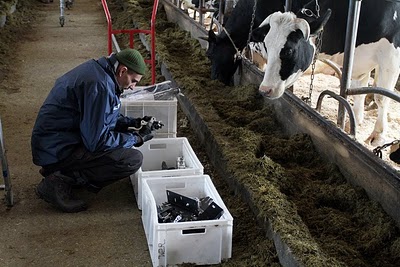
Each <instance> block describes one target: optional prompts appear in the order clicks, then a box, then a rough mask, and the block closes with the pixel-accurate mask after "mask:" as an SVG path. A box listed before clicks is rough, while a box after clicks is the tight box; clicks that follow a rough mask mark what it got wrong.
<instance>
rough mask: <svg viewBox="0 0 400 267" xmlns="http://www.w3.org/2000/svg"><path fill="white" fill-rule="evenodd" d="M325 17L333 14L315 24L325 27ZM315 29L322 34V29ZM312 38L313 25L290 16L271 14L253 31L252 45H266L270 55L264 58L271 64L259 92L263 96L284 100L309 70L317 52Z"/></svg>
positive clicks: (289, 14)
mask: <svg viewBox="0 0 400 267" xmlns="http://www.w3.org/2000/svg"><path fill="white" fill-rule="evenodd" d="M328 13H329V14H328ZM326 16H328V18H329V16H330V11H329V12H327V14H325V15H324V16H323V18H321V19H318V20H315V21H314V22H313V23H326V22H327V20H328V19H327V18H326ZM312 28H313V29H318V30H320V29H321V28H322V25H320V26H317V25H312ZM311 34H314V32H311V31H310V24H309V23H308V22H307V21H306V20H304V19H301V18H298V17H296V15H295V14H293V13H290V12H286V13H281V12H276V13H273V14H271V15H270V16H268V17H267V18H266V19H265V20H264V21H263V22H262V23H261V24H260V26H259V27H258V28H257V29H255V30H254V31H253V34H252V38H253V41H257V42H264V45H265V50H266V51H267V54H266V55H265V54H264V55H263V56H264V57H265V58H266V59H267V62H268V64H267V66H266V69H265V73H264V78H263V81H262V82H261V85H260V88H259V90H260V92H261V93H262V94H263V95H265V96H267V97H270V98H278V97H281V96H282V95H283V93H284V91H285V89H286V88H288V87H289V86H291V85H292V84H293V83H294V82H295V81H296V80H297V79H298V78H299V77H300V76H301V75H302V74H303V73H304V71H305V70H306V69H307V68H308V67H309V66H310V64H311V62H312V60H313V57H314V52H315V46H314V44H313V42H312V41H311V40H310V35H311Z"/></svg>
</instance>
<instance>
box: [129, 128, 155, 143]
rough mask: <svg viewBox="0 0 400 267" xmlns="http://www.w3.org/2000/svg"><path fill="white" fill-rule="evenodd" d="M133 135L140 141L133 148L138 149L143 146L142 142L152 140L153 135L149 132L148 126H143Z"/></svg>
mask: <svg viewBox="0 0 400 267" xmlns="http://www.w3.org/2000/svg"><path fill="white" fill-rule="evenodd" d="M134 134H135V135H136V136H137V137H138V138H139V139H140V140H139V141H138V142H137V143H136V144H135V145H134V146H135V147H139V146H141V145H143V143H144V142H147V141H149V140H151V139H153V137H154V134H155V133H154V131H152V130H151V127H150V126H149V125H143V126H142V128H141V129H140V130H139V132H134Z"/></svg>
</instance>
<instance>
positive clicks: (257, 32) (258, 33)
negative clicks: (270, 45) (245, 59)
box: [250, 24, 270, 43]
mask: <svg viewBox="0 0 400 267" xmlns="http://www.w3.org/2000/svg"><path fill="white" fill-rule="evenodd" d="M269 29H270V26H269V24H267V25H264V26H262V27H258V28H256V29H254V30H253V31H252V32H251V37H250V41H251V42H255V43H258V42H264V39H265V36H266V35H267V34H268V32H269Z"/></svg>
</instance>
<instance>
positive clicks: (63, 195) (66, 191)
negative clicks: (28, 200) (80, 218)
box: [36, 174, 87, 212]
mask: <svg viewBox="0 0 400 267" xmlns="http://www.w3.org/2000/svg"><path fill="white" fill-rule="evenodd" d="M36 194H37V195H38V196H39V197H40V198H42V199H44V200H45V201H46V202H49V203H50V204H52V205H53V206H55V207H56V208H58V209H60V210H62V211H64V212H80V211H83V210H86V209H87V204H86V203H85V202H84V201H82V200H79V199H74V198H73V197H72V192H71V185H70V184H68V183H67V182H66V181H65V180H64V179H63V178H62V177H60V176H58V175H56V174H50V175H48V176H46V177H45V178H44V179H42V181H41V182H40V183H39V184H38V186H37V187H36Z"/></svg>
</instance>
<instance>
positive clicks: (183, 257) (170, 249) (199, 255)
mask: <svg viewBox="0 0 400 267" xmlns="http://www.w3.org/2000/svg"><path fill="white" fill-rule="evenodd" d="M167 189H168V190H171V191H173V192H176V193H178V194H181V195H184V196H187V197H191V198H194V197H196V198H203V197H206V196H209V197H211V198H212V199H213V201H214V202H215V203H216V204H217V205H218V206H220V207H221V208H222V209H223V211H224V213H223V215H222V216H221V218H219V219H217V220H203V221H192V222H178V223H159V222H158V213H157V205H160V204H162V203H164V202H167V195H166V190H167ZM142 222H143V226H144V230H145V234H146V238H147V243H148V247H149V251H150V256H151V260H152V262H153V266H157V267H161V266H162V267H166V266H175V265H177V264H182V263H194V264H197V265H204V264H218V263H220V262H221V261H222V260H224V259H228V258H230V257H231V254H232V231H233V218H232V216H231V214H230V213H229V211H228V209H227V208H226V206H225V204H224V202H223V201H222V199H221V197H220V196H219V194H218V192H217V190H216V188H215V186H214V184H213V183H212V181H211V179H210V176H208V175H197V176H179V177H168V178H161V177H158V178H157V177H156V178H149V179H146V180H145V181H144V184H143V211H142Z"/></svg>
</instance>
